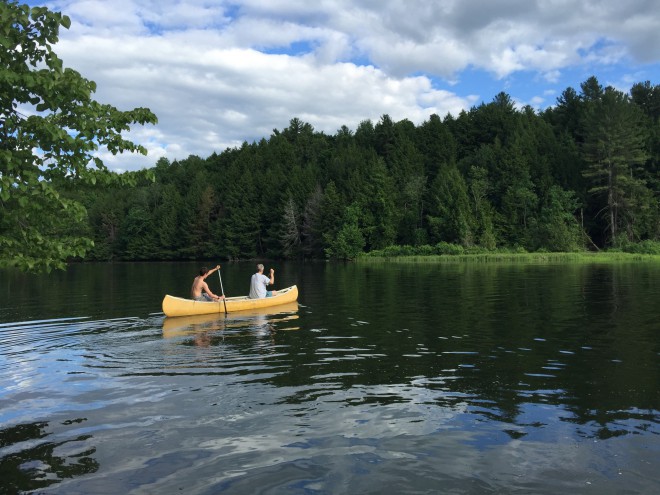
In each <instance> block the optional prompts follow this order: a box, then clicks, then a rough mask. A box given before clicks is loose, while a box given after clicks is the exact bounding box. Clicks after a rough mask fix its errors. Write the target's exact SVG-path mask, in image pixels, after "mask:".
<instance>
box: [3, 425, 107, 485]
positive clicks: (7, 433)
mask: <svg viewBox="0 0 660 495" xmlns="http://www.w3.org/2000/svg"><path fill="white" fill-rule="evenodd" d="M76 421H82V420H76ZM47 428H48V423H46V422H39V423H27V424H20V425H16V426H12V427H9V428H5V429H3V430H0V447H7V446H16V445H20V444H21V443H22V442H30V441H32V442H30V443H34V440H37V439H42V438H45V437H47V436H49V435H50V433H47V432H46V429H47ZM90 438H92V436H91V435H79V436H77V437H75V438H72V439H69V440H64V441H61V442H43V443H39V444H37V445H34V446H31V447H28V448H25V449H23V450H20V451H18V452H13V453H9V454H7V455H5V456H3V457H1V458H0V480H2V482H1V486H0V489H1V490H2V492H3V493H19V492H23V491H26V490H36V489H39V488H45V487H47V486H50V485H53V484H55V483H59V482H60V481H62V480H63V479H65V478H74V477H76V476H81V475H83V474H88V473H93V472H96V471H97V470H98V469H99V463H98V462H97V461H96V460H95V459H94V458H93V457H92V454H94V453H95V452H96V447H89V448H86V449H85V450H82V451H79V452H76V453H75V454H69V455H66V456H60V455H56V453H55V451H56V450H57V449H58V448H60V447H62V446H64V445H68V444H71V443H73V442H85V441H86V440H89V439H90ZM82 445H86V444H81V446H82ZM67 448H68V449H69V450H71V449H72V447H71V446H70V445H69V446H68V447H67Z"/></svg>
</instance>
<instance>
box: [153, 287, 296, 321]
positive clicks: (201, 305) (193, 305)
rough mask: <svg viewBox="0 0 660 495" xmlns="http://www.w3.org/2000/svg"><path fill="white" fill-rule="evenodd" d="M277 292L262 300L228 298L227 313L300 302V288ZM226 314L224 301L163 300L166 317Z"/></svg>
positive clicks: (174, 298) (168, 297)
mask: <svg viewBox="0 0 660 495" xmlns="http://www.w3.org/2000/svg"><path fill="white" fill-rule="evenodd" d="M277 292H278V294H277V295H276V296H273V297H265V298H262V299H250V298H248V297H247V296H239V297H228V298H227V299H226V303H227V313H233V312H236V311H250V310H257V309H261V308H268V307H271V306H278V305H280V304H286V303H291V302H294V301H296V300H298V287H297V286H295V285H292V286H291V287H287V288H286V289H282V290H279V291H277ZM224 312H225V304H224V303H223V302H222V301H219V302H205V301H193V300H192V299H185V298H183V297H175V296H170V295H166V296H165V297H164V298H163V313H165V316H193V315H208V314H213V313H224Z"/></svg>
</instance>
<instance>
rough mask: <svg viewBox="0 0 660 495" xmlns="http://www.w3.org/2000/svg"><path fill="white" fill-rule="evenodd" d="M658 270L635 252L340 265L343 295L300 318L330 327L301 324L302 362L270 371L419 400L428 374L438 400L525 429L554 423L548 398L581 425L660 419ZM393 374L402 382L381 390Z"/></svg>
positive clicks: (609, 427)
mask: <svg viewBox="0 0 660 495" xmlns="http://www.w3.org/2000/svg"><path fill="white" fill-rule="evenodd" d="M657 274H658V271H657V270H654V269H653V267H649V266H648V265H630V264H628V265H625V264H621V265H588V264H575V265H570V264H564V265H559V266H558V265H548V266H533V265H513V266H512V265H487V266H483V265H480V266H476V265H469V264H466V263H463V264H456V265H429V264H410V265H405V264H394V265H393V264H390V263H383V264H382V265H380V264H376V263H374V264H373V265H372V264H369V265H367V266H356V265H347V266H346V267H337V266H332V267H331V266H329V267H328V268H327V270H326V271H325V273H324V277H325V286H326V289H325V290H327V291H328V294H330V295H331V297H330V296H323V297H324V298H325V299H327V300H331V301H332V302H331V303H329V304H328V303H325V304H322V303H317V304H316V305H317V306H318V308H314V306H315V303H314V302H313V301H312V302H311V303H310V304H311V306H312V309H313V310H314V311H312V313H311V314H309V315H303V319H304V321H302V322H301V326H302V327H303V328H322V329H324V332H323V333H322V334H319V333H316V334H314V335H310V334H309V333H308V332H302V333H299V334H296V335H292V336H290V338H288V339H287V343H288V344H289V345H290V346H291V348H292V349H296V350H297V352H295V353H291V354H290V355H289V359H290V360H291V366H290V370H291V371H290V372H289V373H282V374H279V375H277V376H274V377H273V378H272V379H271V380H270V381H271V382H272V383H274V384H275V385H277V386H282V387H293V389H292V392H291V395H289V396H288V397H287V398H286V399H285V401H286V402H288V403H301V404H302V403H305V402H306V401H308V400H316V399H319V398H321V397H326V398H327V399H328V400H336V399H337V398H338V396H339V397H344V396H345V397H344V399H341V398H339V400H345V402H346V404H347V405H353V404H364V403H366V402H376V403H379V404H382V405H387V404H392V403H395V402H401V401H403V402H405V401H411V400H412V399H411V397H413V395H408V391H409V389H410V388H411V383H412V382H413V381H416V380H418V379H419V380H421V382H420V383H423V385H422V386H424V387H425V388H426V390H427V392H428V393H426V394H425V398H426V400H427V401H428V403H429V404H434V405H435V406H437V407H448V408H455V407H456V406H458V405H460V404H461V403H463V404H464V403H467V404H468V406H469V411H470V412H471V413H472V414H475V415H477V416H481V417H483V418H484V419H485V420H492V421H500V422H502V423H505V424H509V425H512V427H511V429H509V430H507V432H508V433H510V434H511V435H512V436H520V435H521V434H524V433H521V431H522V432H524V431H525V430H526V429H527V428H529V427H540V426H543V421H546V418H540V419H539V418H534V417H531V418H530V416H534V414H535V411H536V414H539V412H540V411H541V410H542V409H544V408H545V406H551V407H552V408H554V409H555V413H554V416H553V417H552V419H551V420H552V421H567V422H572V423H575V424H577V425H581V428H579V429H576V431H577V432H578V434H580V435H585V436H589V437H600V438H606V437H608V436H614V435H619V434H623V433H631V432H639V431H642V430H643V429H648V428H653V427H654V425H655V427H657V423H658V422H657V411H658V409H660V404H659V403H658V400H659V396H658V394H657V390H659V389H660V383H658V382H659V379H660V375H659V374H658V363H657V355H658V352H660V344H659V343H658V340H657V336H656V335H655V333H654V331H653V329H652V325H650V324H649V321H648V319H649V313H648V307H649V306H650V305H652V304H657V301H655V300H654V298H656V297H657V296H653V294H656V295H657V294H658V293H659V292H660V290H659V284H660V282H659V281H658V280H660V278H659V277H657ZM309 300H310V299H308V300H307V301H309ZM307 301H306V302H307ZM321 312H322V313H323V314H319V313H321ZM317 315H318V316H317ZM360 320H364V321H367V322H368V324H366V325H364V326H360V324H359V323H356V322H359V321H360ZM334 337H336V338H334ZM640 346H641V347H640ZM424 378H426V380H423V379H424ZM382 386H389V387H390V390H391V391H392V394H389V395H382V394H381V395H377V394H375V393H374V390H375V389H376V388H380V389H382ZM416 386H419V385H416ZM347 391H350V393H349V392H347ZM360 393H362V394H363V396H362V397H357V395H359V394H360ZM348 395H350V396H351V399H350V400H349V399H348ZM356 397H357V399H356ZM358 399H359V400H358ZM537 406H542V407H540V408H539V407H537ZM557 410H559V412H557ZM540 414H543V413H542V412H540ZM654 415H655V419H654Z"/></svg>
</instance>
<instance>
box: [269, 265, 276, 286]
mask: <svg viewBox="0 0 660 495" xmlns="http://www.w3.org/2000/svg"><path fill="white" fill-rule="evenodd" d="M268 283H269V284H270V285H273V284H274V283H275V270H273V269H272V268H271V269H270V280H269V281H268Z"/></svg>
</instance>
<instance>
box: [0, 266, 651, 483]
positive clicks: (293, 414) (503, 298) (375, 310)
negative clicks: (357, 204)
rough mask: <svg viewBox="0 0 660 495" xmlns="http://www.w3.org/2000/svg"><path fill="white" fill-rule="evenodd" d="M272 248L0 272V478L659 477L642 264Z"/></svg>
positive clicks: (646, 271)
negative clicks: (323, 253) (202, 305)
mask: <svg viewBox="0 0 660 495" xmlns="http://www.w3.org/2000/svg"><path fill="white" fill-rule="evenodd" d="M269 267H270V265H267V267H266V268H269ZM273 267H274V268H275V269H276V287H279V288H282V287H286V286H288V285H292V284H294V283H295V284H297V285H298V287H299V289H300V296H299V301H298V303H299V304H297V305H293V306H285V307H281V308H278V309H276V310H272V311H271V312H269V313H267V312H263V313H261V314H238V313H237V314H230V315H229V316H228V317H225V316H224V315H212V316H205V317H196V318H180V319H177V318H168V319H166V318H165V317H164V316H163V314H162V312H161V309H160V303H161V300H162V297H163V295H164V294H165V293H170V294H173V295H180V296H185V295H186V293H187V291H188V289H189V286H190V284H191V282H192V279H193V277H194V276H195V272H196V271H197V270H198V268H199V263H151V264H149V263H143V264H92V265H74V266H71V267H70V268H69V270H68V271H67V272H64V273H54V274H51V275H48V276H46V275H22V274H18V273H14V272H1V273H0V493H7V494H9V493H18V492H22V491H33V492H35V493H62V494H86V495H87V494H155V493H158V494H169V493H186V494H216V493H230V494H242V493H245V494H349V493H350V494H354V493H360V494H363V493H392V494H396V493H454V494H480V493H525V494H527V493H533V494H557V493H571V494H575V493H580V494H581V493H584V494H599V495H600V494H628V493H630V494H633V493H634V494H639V493H644V494H647V493H648V494H651V493H658V492H660V474H659V473H660V470H659V468H660V425H659V423H660V338H659V337H660V265H658V264H653V263H638V264H612V265H598V264H592V265H586V264H575V265H573V264H571V265H565V264H564V265H552V264H550V265H544V266H540V265H495V264H434V265H426V264H401V263H369V264H339V263H310V264H297V263H279V262H278V263H275V264H273ZM252 271H253V264H251V263H233V264H230V263H228V264H223V266H222V270H221V274H222V278H223V280H222V281H223V285H224V290H225V293H226V294H227V295H229V296H232V295H242V294H246V293H247V290H248V281H249V276H250V275H251V273H252ZM208 280H209V282H210V285H211V287H212V289H213V290H216V291H218V290H219V285H220V284H219V280H218V277H216V276H215V274H214V275H212V276H211V277H210V278H209V279H208Z"/></svg>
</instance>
